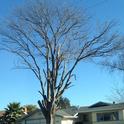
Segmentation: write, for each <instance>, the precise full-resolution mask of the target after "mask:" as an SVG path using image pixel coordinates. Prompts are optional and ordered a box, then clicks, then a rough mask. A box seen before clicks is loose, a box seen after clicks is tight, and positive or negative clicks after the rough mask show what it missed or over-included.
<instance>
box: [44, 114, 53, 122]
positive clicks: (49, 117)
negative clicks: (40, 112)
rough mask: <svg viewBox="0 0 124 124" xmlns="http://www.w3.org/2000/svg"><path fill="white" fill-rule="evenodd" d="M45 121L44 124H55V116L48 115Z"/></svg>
mask: <svg viewBox="0 0 124 124" xmlns="http://www.w3.org/2000/svg"><path fill="white" fill-rule="evenodd" d="M45 119H46V124H55V115H54V114H48V116H47V117H45Z"/></svg>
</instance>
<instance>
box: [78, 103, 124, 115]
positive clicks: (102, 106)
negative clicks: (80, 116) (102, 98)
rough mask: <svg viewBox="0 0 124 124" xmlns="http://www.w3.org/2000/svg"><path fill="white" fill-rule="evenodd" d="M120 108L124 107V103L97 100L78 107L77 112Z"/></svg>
mask: <svg viewBox="0 0 124 124" xmlns="http://www.w3.org/2000/svg"><path fill="white" fill-rule="evenodd" d="M120 109H124V103H118V104H111V103H104V102H97V103H95V104H93V105H91V106H85V107H80V108H79V111H78V113H86V112H99V111H108V110H120Z"/></svg>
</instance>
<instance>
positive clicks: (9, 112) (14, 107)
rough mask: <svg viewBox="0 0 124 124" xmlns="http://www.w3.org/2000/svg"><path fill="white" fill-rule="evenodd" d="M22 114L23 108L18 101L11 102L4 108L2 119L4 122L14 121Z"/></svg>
mask: <svg viewBox="0 0 124 124" xmlns="http://www.w3.org/2000/svg"><path fill="white" fill-rule="evenodd" d="M22 114H23V108H22V107H21V106H20V103H18V102H13V103H9V105H7V108H5V114H4V120H5V122H6V123H12V122H16V120H17V119H19V118H20V117H21V116H22Z"/></svg>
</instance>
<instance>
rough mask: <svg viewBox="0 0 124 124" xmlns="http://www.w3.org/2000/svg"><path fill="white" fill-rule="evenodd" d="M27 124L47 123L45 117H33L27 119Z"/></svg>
mask: <svg viewBox="0 0 124 124" xmlns="http://www.w3.org/2000/svg"><path fill="white" fill-rule="evenodd" d="M26 124H46V121H45V119H31V120H26Z"/></svg>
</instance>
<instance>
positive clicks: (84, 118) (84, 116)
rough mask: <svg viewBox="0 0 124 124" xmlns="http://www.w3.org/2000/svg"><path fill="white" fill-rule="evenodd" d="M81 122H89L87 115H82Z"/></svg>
mask: <svg viewBox="0 0 124 124" xmlns="http://www.w3.org/2000/svg"><path fill="white" fill-rule="evenodd" d="M83 121H84V122H88V121H89V117H88V115H87V114H84V115H83Z"/></svg>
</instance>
